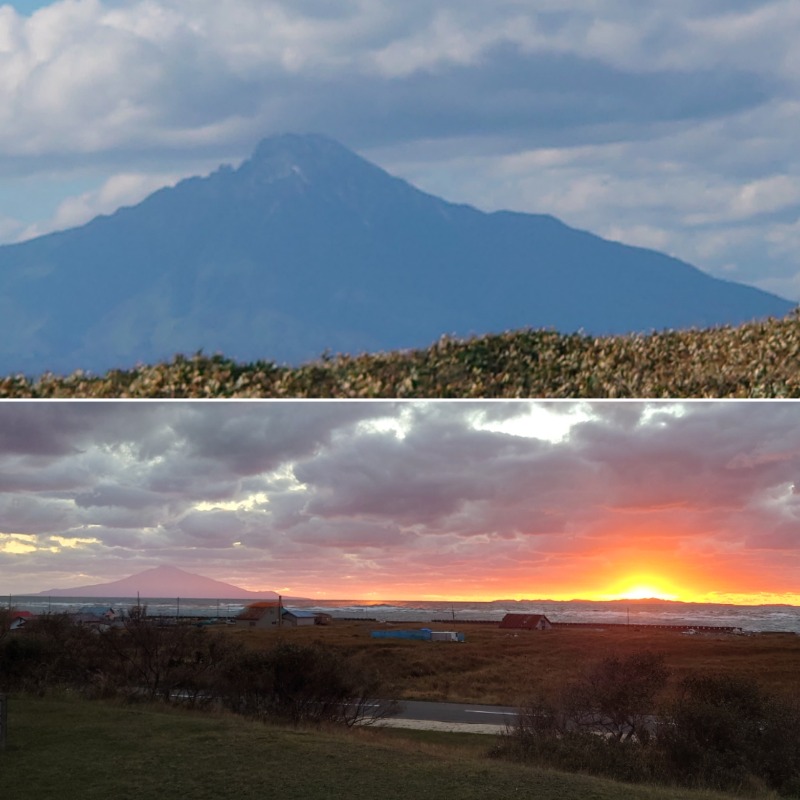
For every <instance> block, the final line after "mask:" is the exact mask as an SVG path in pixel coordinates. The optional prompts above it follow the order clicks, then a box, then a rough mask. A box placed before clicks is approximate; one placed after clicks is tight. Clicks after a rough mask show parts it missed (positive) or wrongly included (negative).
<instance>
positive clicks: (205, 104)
mask: <svg viewBox="0 0 800 800" xmlns="http://www.w3.org/2000/svg"><path fill="white" fill-rule="evenodd" d="M799 39H800V3H797V1H796V0H670V2H663V1H662V2H642V0H537V1H536V2H521V1H520V0H469V2H468V3H466V2H464V1H463V0H341V2H331V1H330V0H302V1H301V0H191V2H187V1H186V0H50V1H49V2H48V1H46V0H11V2H7V3H5V4H2V5H0V242H6V243H8V242H14V241H19V240H23V239H27V238H31V237H34V236H37V235H39V234H42V233H45V232H48V231H52V230H57V229H63V228H68V227H72V226H75V225H79V224H82V223H84V222H86V221H88V220H89V219H91V218H92V217H94V216H95V215H97V214H100V213H111V212H113V211H114V210H115V209H117V208H118V207H120V206H123V205H129V204H132V203H136V202H138V201H140V200H141V199H143V198H144V197H145V196H146V195H147V194H149V193H150V192H152V191H154V190H155V189H157V188H159V187H162V186H165V185H171V184H174V183H175V182H176V181H178V180H180V179H181V178H183V177H186V176H188V175H193V174H208V172H210V171H211V170H213V169H215V168H216V167H217V166H218V165H219V164H220V163H231V164H238V163H240V162H241V161H242V160H243V159H244V158H246V157H247V156H249V155H250V153H251V152H252V150H253V148H254V146H255V145H256V143H257V142H258V141H259V140H260V139H261V138H263V137H265V136H268V135H271V134H276V133H285V132H297V133H306V132H315V133H321V134H325V135H327V136H330V137H332V138H335V139H338V140H340V141H341V142H342V143H343V144H345V145H347V146H348V147H350V148H353V149H355V150H357V151H358V152H359V153H361V154H362V155H364V156H365V157H367V158H368V159H370V160H372V161H375V162H377V163H378V164H380V165H381V166H382V167H384V168H385V169H387V170H389V171H390V172H392V173H393V174H397V175H399V176H401V177H403V178H406V179H407V180H410V181H411V182H413V183H415V184H416V185H418V186H420V187H421V188H423V189H425V190H426V191H429V192H432V193H434V194H437V195H439V196H442V197H444V198H445V199H447V200H450V201H453V202H460V203H469V204H472V205H475V206H477V207H479V208H481V209H484V210H496V209H499V208H505V209H512V210H517V211H528V212H536V213H549V214H553V215H555V216H557V217H559V218H560V219H562V220H564V221H565V222H566V223H567V224H569V225H572V226H575V227H578V228H582V229H587V230H590V231H592V232H594V233H597V234H599V235H601V236H605V237H608V238H612V239H616V240H619V241H623V242H626V243H629V244H635V245H642V246H645V247H653V248H656V249H658V250H661V251H664V252H666V253H669V254H670V255H674V256H677V257H679V258H682V259H684V260H686V261H689V262H690V263H692V264H695V265H696V266H698V267H700V268H701V269H703V270H705V271H707V272H710V273H712V274H714V275H716V276H718V277H724V278H729V279H733V280H737V281H742V282H745V283H749V284H754V285H757V286H759V287H760V288H763V289H767V290H769V291H774V292H777V293H779V294H781V295H782V296H784V297H786V298H789V299H792V300H800V155H799V151H798V148H797V131H798V128H800V54H799V53H800V51H798V48H797V42H798V40H799Z"/></svg>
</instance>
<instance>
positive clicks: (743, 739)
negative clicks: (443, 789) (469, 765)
mask: <svg viewBox="0 0 800 800" xmlns="http://www.w3.org/2000/svg"><path fill="white" fill-rule="evenodd" d="M667 674H668V673H667V670H666V668H665V666H664V663H663V658H661V657H660V656H655V655H653V654H651V653H637V654H634V655H632V656H628V657H627V658H623V659H621V658H617V657H610V658H606V659H603V660H602V661H599V662H597V663H596V664H593V665H591V666H590V667H589V668H588V669H587V670H585V671H584V673H583V674H582V675H581V676H580V677H579V678H578V679H577V680H576V681H573V682H570V683H569V684H566V685H565V686H564V687H563V690H562V691H561V692H560V693H553V694H551V695H549V696H547V697H540V698H539V699H538V700H536V701H535V702H532V703H530V704H529V705H528V706H527V707H525V708H523V709H521V710H520V713H519V717H518V720H517V723H516V724H515V725H514V726H513V727H512V728H510V729H509V731H508V733H507V735H506V736H504V737H503V739H502V741H501V742H500V744H499V745H498V746H497V747H495V748H494V750H493V751H492V755H494V756H495V757H501V758H509V759H512V760H515V761H524V762H533V763H537V764H541V765H544V766H549V767H552V768H556V769H561V770H567V771H574V772H587V773H591V774H595V775H604V776H606V777H611V778H615V779H617V780H625V781H637V782H641V781H649V782H659V783H666V784H669V785H673V784H682V785H686V786H691V787H695V788H708V789H721V790H725V791H736V792H740V793H748V794H755V793H763V792H766V791H769V790H771V791H775V792H778V793H780V794H782V795H786V796H792V797H800V706H798V704H797V702H796V701H793V702H786V701H785V700H782V699H778V698H775V697H772V696H770V695H769V694H767V693H766V692H765V691H764V690H763V689H762V688H760V687H759V686H758V685H756V684H754V683H752V682H748V681H744V680H742V679H740V678H733V677H730V676H716V675H692V676H690V677H688V678H686V679H684V680H683V681H682V682H681V684H680V685H679V687H678V689H679V691H678V696H677V699H676V700H675V701H673V702H672V703H671V704H670V705H669V706H668V707H667V708H666V710H664V711H662V713H660V714H658V715H656V710H657V701H658V695H659V692H660V691H661V689H662V688H663V687H664V685H665V683H666V680H667Z"/></svg>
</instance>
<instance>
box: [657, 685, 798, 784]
mask: <svg viewBox="0 0 800 800" xmlns="http://www.w3.org/2000/svg"><path fill="white" fill-rule="evenodd" d="M680 688H681V691H680V695H679V698H678V700H677V701H676V702H675V703H674V704H673V706H672V708H671V709H670V710H669V711H668V713H667V714H666V715H665V720H664V724H663V726H662V729H661V731H660V733H659V742H660V746H661V749H662V751H663V753H664V758H665V761H666V764H667V767H668V769H669V772H670V774H672V775H673V776H676V777H677V778H679V779H680V780H681V781H682V782H683V783H687V784H691V785H702V786H709V787H713V788H719V789H733V790H741V789H744V788H747V787H748V786H751V785H753V783H754V782H755V783H763V784H764V785H766V786H767V787H769V788H770V789H773V790H775V791H778V792H780V793H783V794H789V795H795V796H800V709H798V707H797V705H796V704H792V703H787V702H786V701H779V700H778V699H776V698H774V697H771V696H769V695H768V694H767V693H765V692H764V691H763V690H762V689H761V688H760V687H759V686H758V685H756V684H754V683H751V682H748V681H744V680H742V679H740V678H733V677H730V676H718V675H693V676H690V677H688V678H686V679H685V680H684V681H683V682H682V684H681V687H680Z"/></svg>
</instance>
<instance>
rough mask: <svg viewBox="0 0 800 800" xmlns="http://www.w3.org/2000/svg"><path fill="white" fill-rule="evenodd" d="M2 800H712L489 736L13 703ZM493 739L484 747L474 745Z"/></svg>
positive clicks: (76, 703)
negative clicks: (553, 768)
mask: <svg viewBox="0 0 800 800" xmlns="http://www.w3.org/2000/svg"><path fill="white" fill-rule="evenodd" d="M8 723H9V730H8V745H7V747H6V750H5V751H2V752H0V798H2V799H3V800H51V798H52V800H73V798H74V800H173V798H180V800H204V798H208V799H209V800H226V798H232V799H233V798H235V800H248V799H249V798H254V799H255V798H258V800H267V799H268V798H280V800H293V798H298V800H300V799H301V798H302V800H315V799H316V798H319V799H320V800H322V799H323V798H324V799H325V800H331V799H332V798H347V800H360V799H361V798H363V799H364V800H406V798H408V800H423V798H424V799H425V800H436V798H447V799H448V800H452V798H459V800H461V799H463V800H470V799H471V798H510V797H520V798H536V800H570V798H581V799H582V800H628V799H629V798H631V799H632V798H643V799H644V798H647V799H648V800H682V799H684V798H685V800H701V799H703V800H711V799H712V798H722V797H725V796H724V795H716V794H709V793H693V792H688V791H682V790H664V789H654V788H650V787H637V786H629V785H625V784H618V783H614V782H612V781H606V780H599V779H595V778H589V777H583V776H575V775H564V774H561V773H555V772H549V771H544V770H538V769H534V768H526V767H521V766H517V765H514V764H508V763H503V762H496V761H493V760H490V759H488V758H486V757H485V756H483V755H482V752H483V750H484V749H488V737H477V736H475V737H469V741H466V740H465V738H464V737H454V738H453V739H452V741H453V744H452V745H448V744H446V743H445V742H447V741H448V739H447V737H446V736H442V735H436V736H431V735H427V734H426V735H418V734H414V733H409V734H405V735H403V734H399V733H398V732H397V731H394V732H391V733H389V732H385V733H384V732H378V731H354V732H346V731H342V732H339V731H324V732H319V731H308V730H293V729H285V728H280V727H272V726H266V725H261V724H258V723H254V722H249V721H246V720H242V719H238V718H235V717H232V716H227V715H214V714H204V713H190V712H180V711H171V710H168V709H161V708H158V707H155V708H154V707H145V706H141V707H136V706H121V705H114V704H106V703H100V702H87V701H82V700H78V699H52V698H47V699H34V698H29V697H19V696H14V697H11V698H10V701H9V717H8ZM484 739H487V748H483V747H480V748H479V747H477V746H476V742H480V741H483V740H484Z"/></svg>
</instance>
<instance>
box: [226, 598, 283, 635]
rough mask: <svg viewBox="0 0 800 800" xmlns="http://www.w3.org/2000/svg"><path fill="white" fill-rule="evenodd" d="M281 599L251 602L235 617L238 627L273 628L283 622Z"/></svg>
mask: <svg viewBox="0 0 800 800" xmlns="http://www.w3.org/2000/svg"><path fill="white" fill-rule="evenodd" d="M281 611H282V608H281V601H280V600H259V601H258V602H257V603H250V605H249V606H247V608H245V610H244V611H242V613H241V614H239V615H238V616H237V617H235V619H234V624H235V625H236V627H237V628H271V627H273V626H278V625H280V624H281Z"/></svg>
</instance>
